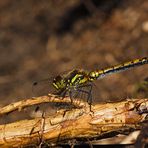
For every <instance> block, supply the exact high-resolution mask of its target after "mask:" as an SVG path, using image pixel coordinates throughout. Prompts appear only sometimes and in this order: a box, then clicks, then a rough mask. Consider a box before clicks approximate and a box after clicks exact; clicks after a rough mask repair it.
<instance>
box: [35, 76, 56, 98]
mask: <svg viewBox="0 0 148 148" xmlns="http://www.w3.org/2000/svg"><path fill="white" fill-rule="evenodd" d="M52 82H53V78H47V79H42V80H39V81H35V82H33V84H32V93H33V95H34V96H42V95H47V94H49V93H55V92H56V89H55V88H54V87H53V85H52Z"/></svg>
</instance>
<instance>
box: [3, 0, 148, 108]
mask: <svg viewBox="0 0 148 148" xmlns="http://www.w3.org/2000/svg"><path fill="white" fill-rule="evenodd" d="M145 56H148V1H147V0H138V1H137V0H129V1H125V0H112V1H110V0H93V1H92V0H65V1H62V0H40V1H39V0H38V1H37V0H13V1H12V0H1V1H0V106H3V105H6V104H8V103H11V102H14V101H16V100H20V99H22V98H26V97H32V96H34V95H33V93H32V83H33V82H34V81H36V80H40V79H44V78H48V77H51V76H55V75H57V74H59V73H63V72H65V71H67V70H71V69H74V68H82V69H86V70H88V71H89V70H93V69H98V68H99V69H102V68H105V67H108V66H112V65H115V64H118V63H122V62H125V61H129V60H132V59H135V58H141V57H145ZM147 70H148V67H147V65H145V66H141V67H139V68H135V69H132V70H129V71H126V72H123V73H120V74H114V75H112V76H108V77H106V78H104V79H101V80H98V81H97V82H96V84H97V91H98V92H99V93H98V98H99V99H101V100H103V101H106V100H114V99H126V98H132V97H141V96H145V94H142V95H141V94H137V93H135V92H136V86H137V85H138V84H139V83H140V82H141V81H143V80H144V79H145V78H146V77H147Z"/></svg>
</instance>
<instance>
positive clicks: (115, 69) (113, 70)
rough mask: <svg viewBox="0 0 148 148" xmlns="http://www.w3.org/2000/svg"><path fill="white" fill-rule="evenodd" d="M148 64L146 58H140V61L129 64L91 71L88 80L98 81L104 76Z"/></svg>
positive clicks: (136, 60)
mask: <svg viewBox="0 0 148 148" xmlns="http://www.w3.org/2000/svg"><path fill="white" fill-rule="evenodd" d="M144 64H148V58H147V57H145V58H142V59H135V60H132V61H129V62H125V63H122V64H119V65H115V66H112V67H110V68H106V69H102V70H95V71H91V72H90V73H89V77H90V80H91V81H93V80H95V79H100V78H102V77H104V76H106V75H109V74H112V73H117V72H121V71H125V70H127V69H129V68H133V67H137V66H140V65H144Z"/></svg>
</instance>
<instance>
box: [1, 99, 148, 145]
mask: <svg viewBox="0 0 148 148" xmlns="http://www.w3.org/2000/svg"><path fill="white" fill-rule="evenodd" d="M64 99H65V98H64ZM39 100H40V99H39ZM14 104H15V103H14ZM16 104H17V103H16ZM24 106H27V105H24ZM11 111H12V109H11ZM92 111H93V112H92ZM92 111H90V107H89V105H85V106H83V107H81V108H79V109H72V110H70V111H67V112H66V113H65V111H61V112H58V113H56V114H54V115H53V116H48V117H43V118H35V119H32V120H22V121H18V122H14V123H10V124H5V125H0V147H11V146H12V145H13V146H14V147H20V146H26V145H31V144H39V143H40V142H42V141H48V143H49V145H56V144H57V143H58V142H62V141H64V140H70V139H81V138H83V139H90V138H97V137H100V136H102V135H104V134H109V133H112V132H115V131H116V132H119V131H120V132H121V131H122V132H123V133H124V130H127V129H131V128H132V129H139V128H140V126H139V124H140V123H141V122H143V121H145V120H146V116H147V111H148V99H147V98H146V99H132V100H125V101H122V102H116V103H104V104H96V105H94V106H92Z"/></svg>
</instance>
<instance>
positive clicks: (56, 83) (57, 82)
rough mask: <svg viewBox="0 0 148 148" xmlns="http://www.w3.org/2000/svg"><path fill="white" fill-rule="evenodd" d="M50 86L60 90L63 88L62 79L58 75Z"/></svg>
mask: <svg viewBox="0 0 148 148" xmlns="http://www.w3.org/2000/svg"><path fill="white" fill-rule="evenodd" d="M52 84H53V86H54V87H55V88H56V89H62V88H63V87H64V85H63V84H64V78H62V77H61V76H60V75H59V76H57V77H55V78H54V79H53V83H52Z"/></svg>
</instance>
